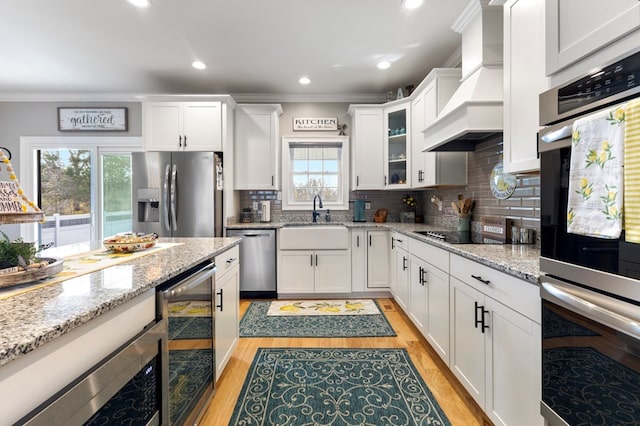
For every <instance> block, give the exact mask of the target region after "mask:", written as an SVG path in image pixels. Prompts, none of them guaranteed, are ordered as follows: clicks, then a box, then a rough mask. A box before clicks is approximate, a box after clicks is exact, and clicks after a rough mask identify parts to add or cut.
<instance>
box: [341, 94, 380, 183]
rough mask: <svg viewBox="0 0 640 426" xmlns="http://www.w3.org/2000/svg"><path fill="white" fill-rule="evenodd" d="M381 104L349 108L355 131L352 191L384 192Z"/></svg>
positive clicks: (352, 157) (352, 150)
mask: <svg viewBox="0 0 640 426" xmlns="http://www.w3.org/2000/svg"><path fill="white" fill-rule="evenodd" d="M382 110H383V108H382V106H379V105H352V106H350V107H349V115H351V117H352V120H351V126H352V128H353V132H352V136H353V140H352V143H351V189H352V190H358V189H361V190H371V189H384V166H383V165H384V119H383V112H382Z"/></svg>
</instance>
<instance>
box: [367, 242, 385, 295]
mask: <svg viewBox="0 0 640 426" xmlns="http://www.w3.org/2000/svg"><path fill="white" fill-rule="evenodd" d="M389 259H390V258H389V233H388V232H387V231H367V287H369V288H388V287H389Z"/></svg>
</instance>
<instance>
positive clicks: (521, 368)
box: [485, 297, 544, 426]
mask: <svg viewBox="0 0 640 426" xmlns="http://www.w3.org/2000/svg"><path fill="white" fill-rule="evenodd" d="M486 309H487V310H488V311H489V312H490V315H491V332H490V333H489V334H488V335H490V336H491V339H490V340H489V341H488V342H487V358H486V373H487V390H486V395H487V399H486V404H487V405H486V407H485V412H486V413H487V414H488V415H489V417H490V418H491V420H492V421H493V422H494V423H495V424H496V425H523V426H524V425H536V426H541V425H543V424H544V421H543V418H542V416H541V415H540V404H539V401H540V400H541V397H542V395H541V391H540V389H541V387H542V384H541V374H542V373H541V371H540V365H541V360H540V357H541V348H540V345H541V343H540V342H541V337H540V325H539V324H536V323H535V322H533V321H531V320H530V319H529V318H527V317H525V316H523V315H521V314H519V313H517V312H515V311H513V310H512V309H510V308H508V307H506V306H504V305H502V304H501V303H498V302H496V301H494V300H493V299H491V298H489V297H487V298H486Z"/></svg>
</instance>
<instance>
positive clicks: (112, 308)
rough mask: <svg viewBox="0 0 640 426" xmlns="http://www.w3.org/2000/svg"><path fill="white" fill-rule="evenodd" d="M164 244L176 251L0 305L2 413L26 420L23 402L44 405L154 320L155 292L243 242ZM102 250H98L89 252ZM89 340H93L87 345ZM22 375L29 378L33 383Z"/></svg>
mask: <svg viewBox="0 0 640 426" xmlns="http://www.w3.org/2000/svg"><path fill="white" fill-rule="evenodd" d="M159 242H160V243H171V246H170V247H167V248H164V249H162V250H158V251H154V252H150V253H148V254H146V255H145V256H142V257H139V258H136V259H132V260H127V261H124V262H122V263H119V264H117V265H115V266H111V267H108V268H106V269H102V270H98V271H95V272H92V273H89V274H86V275H82V276H78V277H74V278H71V279H68V280H65V281H62V282H59V283H57V284H52V285H49V286H45V287H41V288H36V289H34V290H31V291H27V292H24V293H20V294H17V295H14V296H11V297H6V298H4V299H0V330H2V332H1V334H0V393H2V395H4V397H3V399H2V401H1V402H0V412H3V413H5V414H7V413H8V412H12V413H16V412H17V413H22V414H26V412H28V411H29V410H30V409H32V408H34V406H33V402H31V403H25V402H23V401H24V399H26V397H28V399H31V400H32V401H40V402H42V401H44V399H46V398H48V397H49V396H50V395H51V394H52V392H55V391H57V390H58V389H60V381H64V380H66V379H67V378H68V377H69V376H74V375H78V374H80V373H82V371H84V370H86V368H87V366H91V365H93V364H95V362H97V360H96V359H95V358H100V357H101V356H103V355H104V352H105V351H106V352H107V354H108V353H110V352H111V351H113V350H114V349H115V348H114V347H113V346H114V345H115V347H117V346H119V345H120V344H122V343H123V342H124V341H126V340H127V338H130V337H131V336H133V335H135V333H137V332H138V331H139V330H138V329H137V328H138V327H139V325H140V324H142V325H144V324H146V322H148V321H150V320H153V319H155V287H156V286H158V285H160V284H162V283H164V282H166V281H167V280H170V279H172V278H174V277H176V276H178V275H180V274H181V273H183V272H186V271H188V270H190V269H191V268H192V267H194V266H196V265H198V264H200V263H202V262H204V261H206V260H208V259H213V258H214V257H215V256H217V255H219V254H221V253H223V252H225V251H227V250H229V249H230V248H232V247H234V246H236V245H238V244H239V242H240V239H238V238H161V239H160V240H159ZM99 248H100V244H96V245H94V246H92V247H89V249H99ZM0 298H2V294H1V293H0ZM136 321H138V322H139V324H138V323H136ZM129 328H131V330H130V331H129V330H128V329H129ZM90 334H93V337H92V339H89V340H86V339H85V337H86V336H88V335H90ZM83 339H84V340H83ZM121 339H122V340H121ZM118 340H121V341H120V342H118ZM73 344H76V346H73ZM72 347H74V348H75V349H74V352H71V353H70V348H72ZM96 348H97V349H96ZM94 349H95V350H94ZM98 349H99V350H98ZM60 356H64V357H65V358H63V359H64V361H65V362H64V363H63V364H62V365H59V368H51V365H50V362H51V361H52V360H58V359H59V357H60ZM18 377H22V379H21V380H18V379H17V378H18ZM24 377H28V378H29V380H28V382H27V383H24V382H25V380H24ZM67 383H68V382H67ZM65 384H66V383H65ZM18 385H19V387H16V386H18ZM13 419H15V417H13V418H12V417H5V418H4V420H3V421H9V422H10V423H12V422H13Z"/></svg>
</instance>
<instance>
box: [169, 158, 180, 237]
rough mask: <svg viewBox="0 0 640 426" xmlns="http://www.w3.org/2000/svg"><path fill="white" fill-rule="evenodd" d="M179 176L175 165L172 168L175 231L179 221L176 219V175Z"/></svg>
mask: <svg viewBox="0 0 640 426" xmlns="http://www.w3.org/2000/svg"><path fill="white" fill-rule="evenodd" d="M177 174H178V167H177V166H176V165H175V164H173V165H172V167H171V189H170V191H171V224H172V227H173V230H174V231H176V230H177V229H178V220H177V218H176V203H177V200H176V175H177Z"/></svg>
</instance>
